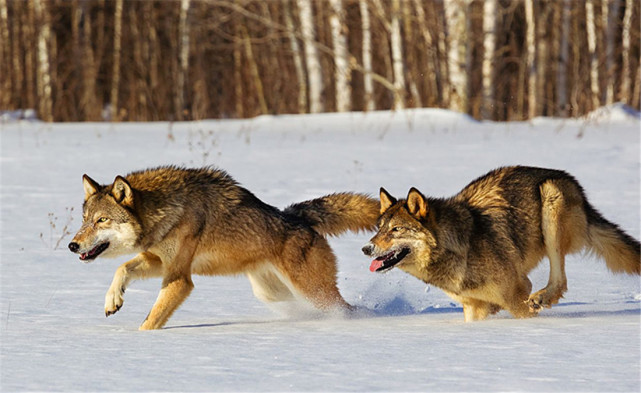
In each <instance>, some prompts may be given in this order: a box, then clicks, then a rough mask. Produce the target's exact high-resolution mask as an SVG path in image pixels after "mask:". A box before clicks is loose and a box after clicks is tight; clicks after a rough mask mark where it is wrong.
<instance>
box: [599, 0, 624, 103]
mask: <svg viewBox="0 0 641 393" xmlns="http://www.w3.org/2000/svg"><path fill="white" fill-rule="evenodd" d="M620 4H621V2H620V1H619V0H607V1H606V0H602V2H601V20H602V25H603V26H604V29H606V33H605V34H606V37H605V80H606V87H605V104H606V105H611V104H612V103H613V102H614V87H615V83H616V79H615V77H614V71H615V70H614V65H615V61H614V48H615V45H616V42H615V40H616V31H617V25H618V19H619V6H620Z"/></svg>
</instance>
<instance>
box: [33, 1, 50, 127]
mask: <svg viewBox="0 0 641 393" xmlns="http://www.w3.org/2000/svg"><path fill="white" fill-rule="evenodd" d="M34 5H35V11H36V16H37V18H38V20H39V22H40V31H39V33H38V77H37V78H36V82H37V86H38V99H39V104H38V115H39V116H40V118H41V119H42V120H44V121H53V102H52V91H51V68H50V63H49V50H48V48H47V44H48V42H49V40H50V39H51V28H50V25H49V13H48V12H47V10H46V9H45V5H44V4H43V2H42V0H35V1H34Z"/></svg>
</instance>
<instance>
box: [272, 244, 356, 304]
mask: <svg viewBox="0 0 641 393" xmlns="http://www.w3.org/2000/svg"><path fill="white" fill-rule="evenodd" d="M316 236H318V235H316ZM283 254H284V255H283V257H282V259H281V260H280V263H279V270H280V272H281V274H283V275H284V276H285V278H286V279H288V280H289V282H291V284H292V286H293V287H294V289H295V290H296V291H297V292H298V293H300V294H301V295H303V296H304V297H305V298H307V299H308V300H309V301H310V302H311V303H312V304H313V305H314V306H315V307H317V308H319V309H321V310H332V309H341V310H352V309H353V308H352V306H350V305H349V304H348V303H347V302H346V301H345V300H344V299H343V297H342V296H341V294H340V292H339V290H338V286H337V285H336V257H335V256H334V253H333V252H332V249H331V248H330V246H329V244H328V243H327V240H325V239H324V238H323V237H320V236H318V237H316V238H315V239H313V240H312V241H311V242H310V244H308V246H307V247H300V244H292V247H291V248H290V249H289V250H285V252H284V253H283Z"/></svg>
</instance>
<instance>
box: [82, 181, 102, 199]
mask: <svg viewBox="0 0 641 393" xmlns="http://www.w3.org/2000/svg"><path fill="white" fill-rule="evenodd" d="M82 186H83V187H84V188H85V201H86V200H87V199H89V197H90V196H92V195H93V194H95V193H97V192H98V191H100V188H101V187H100V184H98V183H96V182H95V181H94V180H93V179H92V178H90V177H89V176H87V175H82Z"/></svg>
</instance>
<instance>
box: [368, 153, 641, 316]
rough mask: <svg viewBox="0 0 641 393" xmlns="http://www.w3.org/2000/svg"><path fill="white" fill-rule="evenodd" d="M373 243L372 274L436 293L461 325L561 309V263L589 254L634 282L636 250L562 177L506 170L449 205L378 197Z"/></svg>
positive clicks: (415, 197) (415, 194)
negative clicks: (404, 276) (545, 271)
mask: <svg viewBox="0 0 641 393" xmlns="http://www.w3.org/2000/svg"><path fill="white" fill-rule="evenodd" d="M380 213H381V217H380V219H379V221H378V224H377V225H378V233H376V235H374V237H373V238H372V239H371V240H370V242H369V243H368V244H367V245H365V247H363V252H364V253H365V254H366V255H368V256H371V257H374V258H375V259H374V261H373V262H372V264H371V266H370V270H371V271H375V272H385V271H388V270H390V269H392V268H394V267H398V268H399V269H401V270H403V271H405V272H407V273H409V274H411V275H413V276H415V277H417V278H419V279H420V280H423V281H424V282H426V283H428V284H431V285H434V286H436V287H439V288H441V289H443V290H444V291H445V292H446V293H447V294H448V295H449V296H451V297H452V298H453V299H455V300H456V301H458V302H460V303H461V304H462V305H463V311H464V317H465V321H473V320H482V319H485V318H486V317H487V316H488V315H489V314H493V313H495V312H497V311H499V310H501V309H505V310H508V311H509V312H510V313H511V314H512V315H514V316H515V317H517V318H525V317H530V316H534V315H536V314H538V312H539V311H540V310H541V308H542V307H547V308H549V307H551V306H552V305H553V304H556V303H558V301H559V299H560V298H561V297H562V296H563V293H564V292H565V291H566V290H567V279H566V276H565V256H566V255H567V254H571V253H575V252H578V251H581V250H583V249H587V250H588V251H591V252H593V253H595V254H596V255H598V256H600V257H601V258H603V259H604V260H605V263H606V265H607V267H608V268H609V269H610V270H611V271H613V272H623V273H628V274H637V275H638V274H639V272H640V269H641V257H640V255H639V242H638V241H637V240H635V239H634V238H632V237H631V236H629V235H628V234H626V233H625V232H623V231H622V230H621V229H620V228H619V227H618V226H617V225H615V224H613V223H611V222H609V221H608V220H606V219H605V218H603V216H602V215H601V214H600V213H599V212H598V211H597V210H596V209H595V208H594V207H593V206H592V205H591V204H590V203H589V202H588V200H587V199H586V196H585V193H584V191H583V189H582V187H581V186H580V185H579V183H578V182H577V181H576V180H575V179H574V177H572V176H571V175H569V174H568V173H566V172H564V171H560V170H553V169H543V168H531V167H521V166H514V167H504V168H499V169H496V170H493V171H491V172H489V173H488V174H486V175H484V176H482V177H480V178H478V179H476V180H474V181H473V182H471V183H470V184H469V185H468V186H466V187H465V188H463V190H462V191H461V192H459V193H458V194H456V195H454V196H453V197H450V198H446V199H443V198H428V197H425V196H424V195H423V194H421V192H420V191H418V190H417V189H416V188H412V189H410V190H409V193H408V195H407V198H406V199H401V200H397V199H395V198H394V197H392V196H391V195H390V194H389V193H388V192H387V191H385V189H383V188H381V190H380ZM543 257H547V258H548V259H549V261H550V275H549V281H548V284H547V286H546V287H545V288H543V289H541V290H540V291H537V292H535V293H533V294H530V291H531V289H532V284H531V282H530V280H529V279H528V276H527V275H528V273H529V272H530V271H531V270H532V269H534V267H536V266H537V265H538V264H539V262H540V261H541V260H542V258H543Z"/></svg>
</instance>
